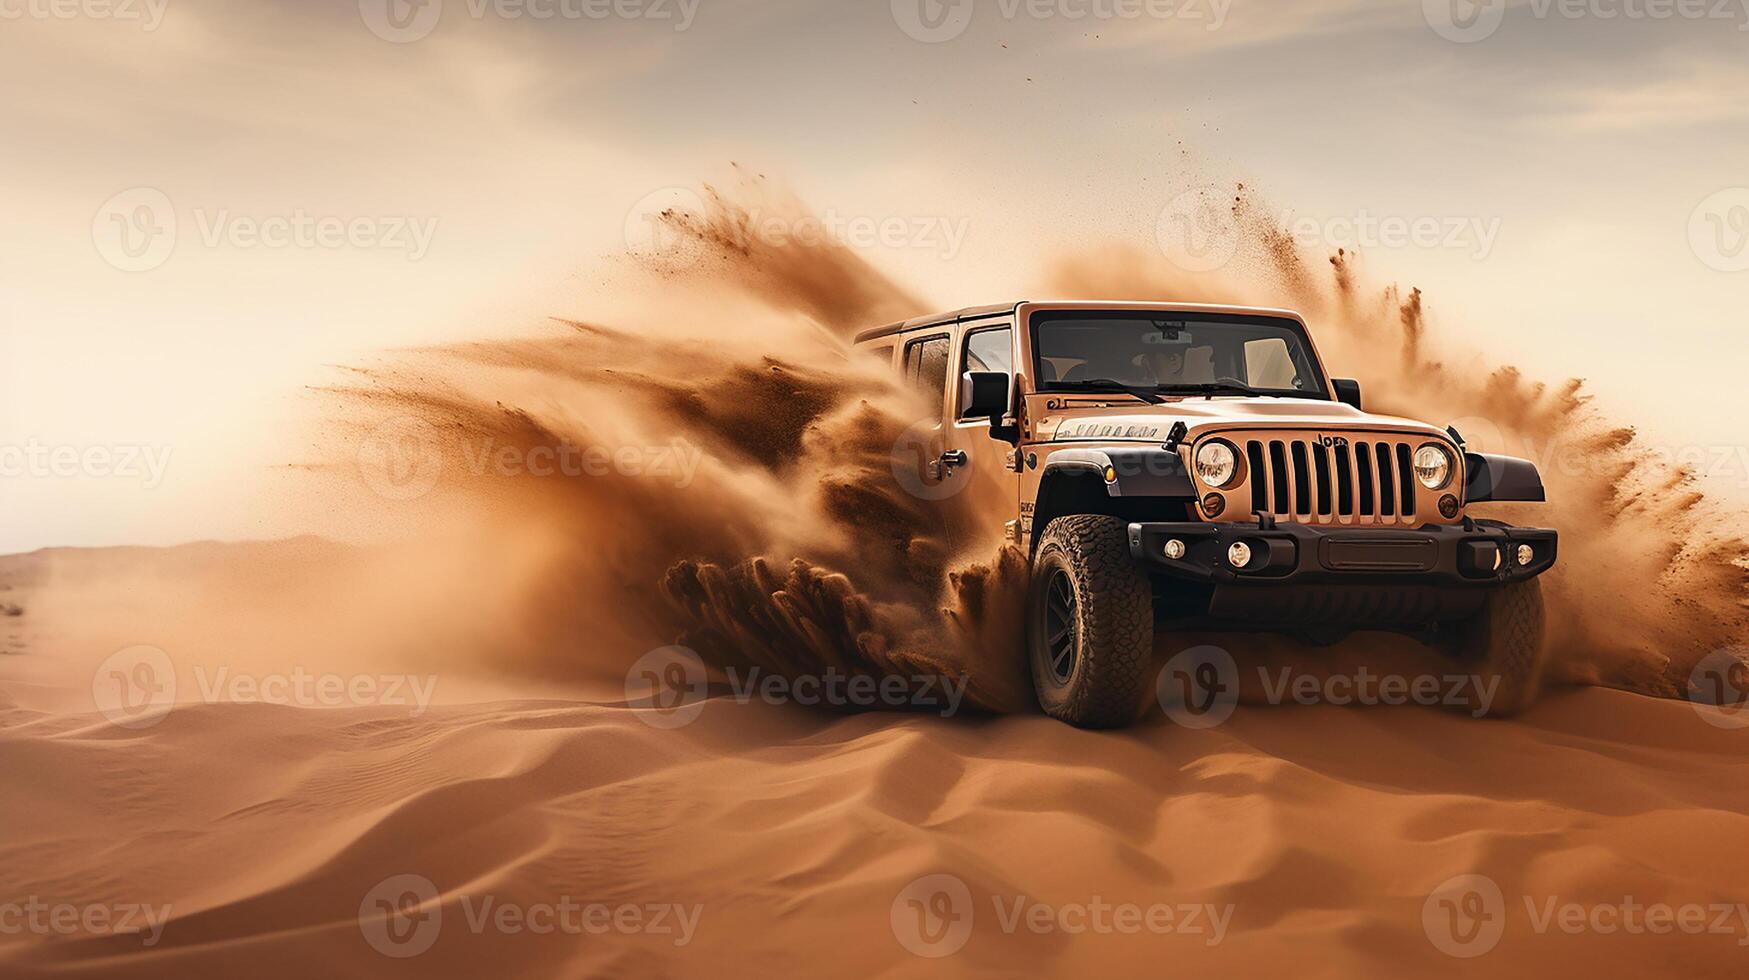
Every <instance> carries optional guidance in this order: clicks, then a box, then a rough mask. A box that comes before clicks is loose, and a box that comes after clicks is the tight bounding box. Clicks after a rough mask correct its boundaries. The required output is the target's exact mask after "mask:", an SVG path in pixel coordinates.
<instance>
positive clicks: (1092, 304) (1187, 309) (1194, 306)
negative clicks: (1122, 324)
mask: <svg viewBox="0 0 1749 980" xmlns="http://www.w3.org/2000/svg"><path fill="white" fill-rule="evenodd" d="M1023 306H1027V307H1034V308H1039V309H1063V310H1090V311H1094V310H1160V311H1165V312H1183V313H1236V314H1241V315H1251V316H1277V317H1285V318H1287V319H1290V320H1299V321H1301V322H1302V323H1303V322H1304V320H1303V318H1301V316H1300V315H1299V314H1298V313H1295V312H1294V311H1292V310H1283V309H1273V308H1270V307H1263V306H1225V305H1220V304H1212V303H1177V302H1171V301H1164V302H1161V301H1144V300H1113V299H1097V300H1087V299H1073V300H1070V299H1066V300H1016V301H1014V302H1012V303H994V304H991V305H989V306H968V307H966V308H965V309H962V310H954V311H953V312H951V313H932V314H929V315H927V316H914V317H912V318H911V319H909V320H901V321H899V322H898V323H889V324H886V325H885V326H879V327H872V328H870V329H868V330H864V331H861V332H860V333H858V334H856V336H855V338H854V339H853V341H852V343H858V344H860V343H862V342H863V341H867V340H876V339H879V338H881V337H889V336H892V335H894V334H901V333H905V332H907V331H911V330H921V329H923V328H926V327H940V326H947V325H949V324H957V323H965V322H967V321H970V320H982V319H987V318H989V317H993V316H1002V315H1004V314H1007V313H1013V312H1015V311H1017V310H1019V309H1020V308H1021V307H1023Z"/></svg>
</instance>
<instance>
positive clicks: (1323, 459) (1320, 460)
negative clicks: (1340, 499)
mask: <svg viewBox="0 0 1749 980" xmlns="http://www.w3.org/2000/svg"><path fill="white" fill-rule="evenodd" d="M1312 468H1313V469H1314V470H1316V471H1317V476H1318V482H1317V487H1318V501H1317V503H1318V513H1319V514H1320V515H1322V516H1324V517H1329V516H1330V498H1331V497H1332V496H1333V495H1332V494H1331V493H1330V447H1328V446H1326V445H1324V444H1323V443H1321V442H1319V443H1313V444H1312Z"/></svg>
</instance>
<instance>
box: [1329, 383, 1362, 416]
mask: <svg viewBox="0 0 1749 980" xmlns="http://www.w3.org/2000/svg"><path fill="white" fill-rule="evenodd" d="M1330 385H1331V387H1333V388H1335V389H1336V400H1337V401H1339V402H1341V403H1342V404H1344V405H1348V406H1351V407H1353V408H1354V410H1355V411H1357V412H1358V411H1362V409H1361V407H1360V382H1358V381H1351V380H1349V379H1347V378H1335V379H1333V380H1331V382H1330Z"/></svg>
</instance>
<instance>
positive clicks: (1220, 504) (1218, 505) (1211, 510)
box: [1202, 493, 1227, 517]
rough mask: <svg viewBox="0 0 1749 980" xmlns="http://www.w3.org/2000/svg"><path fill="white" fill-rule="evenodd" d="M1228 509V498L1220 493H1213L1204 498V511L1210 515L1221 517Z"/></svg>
mask: <svg viewBox="0 0 1749 980" xmlns="http://www.w3.org/2000/svg"><path fill="white" fill-rule="evenodd" d="M1226 509H1227V498H1225V497H1223V496H1221V495H1220V494H1218V493H1211V494H1209V495H1208V496H1206V497H1204V498H1202V512H1203V513H1204V514H1207V515H1208V516H1210V517H1219V516H1221V512H1222V511H1224V510H1226Z"/></svg>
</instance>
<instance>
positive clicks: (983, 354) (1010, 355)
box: [960, 327, 1014, 418]
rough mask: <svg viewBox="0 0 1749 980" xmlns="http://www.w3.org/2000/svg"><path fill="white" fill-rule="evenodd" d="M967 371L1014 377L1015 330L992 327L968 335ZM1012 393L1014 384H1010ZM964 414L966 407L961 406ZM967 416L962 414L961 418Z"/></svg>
mask: <svg viewBox="0 0 1749 980" xmlns="http://www.w3.org/2000/svg"><path fill="white" fill-rule="evenodd" d="M962 363H963V364H964V367H963V368H962V370H965V371H997V372H1000V373H1002V374H1006V375H1008V376H1009V377H1010V378H1012V377H1013V376H1014V328H1013V327H990V328H986V329H983V330H975V331H973V332H971V333H968V334H966V352H965V358H964V359H963V361H962ZM1010 390H1011V391H1012V390H1013V389H1012V383H1011V384H1010ZM960 411H961V412H962V413H963V412H964V406H960ZM964 417H965V416H964V415H963V414H962V415H961V418H964Z"/></svg>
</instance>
